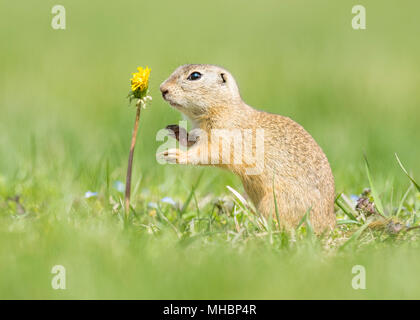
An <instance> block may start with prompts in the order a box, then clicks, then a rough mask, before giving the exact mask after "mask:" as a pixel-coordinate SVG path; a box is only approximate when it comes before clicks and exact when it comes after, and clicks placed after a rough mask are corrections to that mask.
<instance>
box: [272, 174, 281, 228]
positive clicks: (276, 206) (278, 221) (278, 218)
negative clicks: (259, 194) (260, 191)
mask: <svg viewBox="0 0 420 320" xmlns="http://www.w3.org/2000/svg"><path fill="white" fill-rule="evenodd" d="M273 198H274V209H275V211H276V218H277V230H279V231H280V215H279V208H278V205H277V197H276V192H275V191H274V175H273Z"/></svg>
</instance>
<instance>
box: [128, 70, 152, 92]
mask: <svg viewBox="0 0 420 320" xmlns="http://www.w3.org/2000/svg"><path fill="white" fill-rule="evenodd" d="M137 70H138V72H136V73H133V77H132V78H131V79H130V80H131V91H133V93H134V94H135V96H138V97H140V96H143V95H144V94H145V93H146V91H147V88H148V86H149V76H150V69H149V67H146V68H145V69H143V68H142V67H138V68H137Z"/></svg>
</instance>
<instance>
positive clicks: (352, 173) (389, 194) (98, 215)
mask: <svg viewBox="0 0 420 320" xmlns="http://www.w3.org/2000/svg"><path fill="white" fill-rule="evenodd" d="M55 4H56V3H55V2H54V1H42V2H40V3H36V4H35V3H32V2H29V1H27V3H26V4H25V5H22V4H21V3H20V5H18V4H16V3H13V2H10V1H9V2H2V3H1V4H0V12H1V19H0V37H1V39H2V43H3V45H2V50H0V69H1V70H2V71H1V73H0V298H25V299H30V298H51V299H60V298H77V299H79V298H81V299H84V298H169V299H170V298H179V299H184V298H190V299H193V298H197V299H198V298H244V299H245V298H247V299H253V298H255V299H260V298H266V299H278V298H288V299H289V298H313V299H315V298H345V299H347V298H360V299H364V298H371V299H382V298H417V299H418V298H420V289H419V288H420V286H419V285H418V281H417V280H416V279H417V278H418V270H419V267H420V257H419V255H418V246H419V243H420V242H419V239H418V237H419V229H416V228H413V227H416V226H418V225H419V221H418V220H419V208H420V193H419V190H418V188H417V187H416V185H415V184H416V183H417V185H418V183H419V180H420V176H419V175H420V172H419V169H420V168H419V166H418V163H419V159H420V149H419V143H418V142H419V141H420V130H419V126H418V119H419V117H420V109H419V105H420V91H419V90H418V88H419V87H420V77H419V74H418V70H419V69H420V60H419V59H418V57H419V56H420V43H419V42H418V41H415V39H417V37H418V34H419V33H420V24H419V23H418V12H419V10H420V4H418V2H416V1H408V2H407V3H406V4H405V6H404V7H401V6H400V5H399V4H398V2H395V1H389V2H384V1H368V2H367V1H366V2H365V3H362V4H365V6H366V10H367V30H365V31H354V30H352V29H351V18H352V15H351V7H352V6H353V5H354V4H355V3H354V2H353V1H347V0H346V1H340V2H337V1H331V0H330V1H318V2H317V4H316V5H315V4H312V3H308V2H307V1H292V0H288V1H282V2H280V1H274V0H270V1H268V0H267V1H262V2H258V3H256V2H252V3H251V2H249V3H244V2H243V1H239V0H238V1H229V2H226V1H221V0H215V1H211V2H207V3H203V2H197V1H191V0H188V1H178V2H176V1H175V2H174V1H165V2H154V1H148V2H146V1H141V2H139V1H119V2H113V3H104V2H103V1H89V2H85V1H79V0H77V1H75V0H72V1H69V0H64V1H61V2H60V4H62V5H64V6H65V8H66V12H67V29H66V30H60V31H57V30H53V29H52V28H51V27H50V23H51V18H52V14H51V8H52V6H53V5H55ZM185 63H213V64H219V65H222V66H224V67H226V68H227V69H229V70H230V71H231V72H232V74H233V75H234V76H235V77H236V79H237V82H238V83H239V86H240V89H241V94H242V97H243V98H244V100H245V101H246V102H247V103H249V104H250V105H252V106H255V107H256V108H259V109H263V110H266V111H270V112H275V113H279V114H283V115H286V116H290V117H291V118H293V119H294V120H296V121H297V122H299V123H300V124H302V125H303V126H304V127H305V128H306V129H307V130H308V131H309V132H310V133H311V134H312V135H313V136H314V138H315V139H316V140H317V141H318V142H319V144H320V145H321V147H322V148H323V150H324V151H325V153H326V154H327V156H328V158H329V160H330V163H331V166H332V169H333V173H334V176H335V178H336V189H337V193H338V194H343V195H342V196H340V197H338V198H337V208H336V209H337V218H338V219H339V221H340V222H339V226H338V227H337V229H336V230H335V231H334V233H333V234H332V236H331V237H321V238H317V237H315V236H314V235H312V232H311V228H310V221H308V220H307V219H306V220H304V221H302V225H301V226H300V227H299V229H298V230H296V232H295V233H293V234H286V233H283V232H281V231H280V230H279V229H278V228H277V226H276V224H275V223H274V222H273V221H272V220H268V221H261V220H258V216H255V215H254V214H253V213H252V212H251V211H250V210H249V209H248V208H247V206H246V205H245V206H244V205H243V204H242V203H241V201H240V200H238V199H237V198H236V197H235V195H234V194H233V193H232V192H230V191H229V190H228V189H227V188H226V186H231V187H233V188H234V189H235V190H238V191H239V192H240V193H242V192H243V188H242V186H241V184H240V181H239V179H237V178H236V177H235V176H233V175H232V174H230V173H228V172H225V171H222V170H218V169H213V168H192V167H179V166H173V165H166V166H162V165H159V164H157V163H156V160H155V152H156V149H157V147H158V146H159V144H160V142H158V141H156V139H155V136H156V132H157V131H158V130H159V129H161V128H164V127H165V126H166V125H167V124H170V123H176V122H177V121H178V120H179V119H180V115H179V114H178V113H177V112H176V111H175V110H173V109H172V108H170V107H169V106H168V105H167V104H166V103H164V101H163V100H162V99H161V98H160V93H159V89H158V88H159V84H160V83H161V82H162V81H163V80H164V79H165V78H166V77H167V76H168V75H169V74H170V73H171V72H172V71H173V70H174V69H175V68H176V67H177V66H179V65H180V64H185ZM138 65H143V66H145V65H149V66H150V67H151V68H152V73H151V84H150V91H151V95H152V96H153V102H152V103H151V104H150V105H149V106H148V108H147V109H146V110H144V111H143V112H142V116H141V121H140V122H141V123H140V130H139V136H138V140H137V147H136V152H135V156H134V175H133V192H132V197H133V198H132V199H133V201H132V204H133V209H134V210H133V212H132V214H131V215H130V217H129V219H128V220H125V219H124V214H123V210H122V207H121V200H122V197H123V194H122V193H121V192H120V191H118V190H117V188H116V187H115V184H116V183H118V181H121V182H124V179H125V170H126V165H127V157H128V150H129V143H130V136H131V130H132V126H133V121H134V113H135V110H134V107H133V106H129V105H128V101H127V99H126V98H125V97H126V95H127V93H128V90H129V77H130V75H131V72H134V71H135V69H136V67H137V66H138ZM395 154H397V155H398V158H399V160H397V159H396V157H395ZM364 156H366V159H368V165H367V163H365V161H364ZM404 168H405V169H404ZM407 175H408V176H409V177H410V178H408V177H407ZM199 177H201V178H200V179H198V178H199ZM416 181H417V182H416ZM367 187H369V188H370V189H371V192H370V193H367V194H366V195H365V198H366V199H367V201H368V202H370V203H375V206H376V209H378V210H379V213H381V214H382V215H383V216H384V218H383V219H384V222H383V223H379V224H378V223H377V222H375V221H381V219H382V218H381V217H380V215H379V214H373V215H370V216H368V213H366V212H363V211H361V210H356V209H355V208H354V203H352V202H351V200H349V199H350V196H351V195H361V194H362V193H363V190H364V189H365V188H367ZM87 191H92V192H97V193H98V196H96V197H92V198H89V199H87V198H85V196H84V195H85V193H86V192H87ZM17 196H18V197H19V198H18V199H17V198H16V197H17ZM164 197H170V198H172V199H174V201H175V202H176V203H175V204H174V205H172V204H168V203H164V202H162V201H161V199H162V198H164ZM398 222H400V223H401V224H402V225H404V226H405V227H404V228H403V229H402V230H401V231H399V232H396V231H395V226H396V224H397V223H398ZM409 228H412V229H409ZM58 264H60V265H63V266H65V267H66V271H67V289H66V290H63V291H60V290H53V289H52V288H51V280H52V274H51V268H52V267H53V266H54V265H58ZM354 265H363V266H365V268H366V277H367V278H366V279H367V280H366V285H367V289H366V290H354V289H353V288H352V286H351V280H352V277H353V276H354V275H353V274H352V273H351V270H352V267H353V266H354Z"/></svg>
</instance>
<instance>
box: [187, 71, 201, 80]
mask: <svg viewBox="0 0 420 320" xmlns="http://www.w3.org/2000/svg"><path fill="white" fill-rule="evenodd" d="M200 78H201V73H200V72H197V71H194V72H193V73H191V74H190V75H189V76H188V78H187V79H188V80H198V79H200Z"/></svg>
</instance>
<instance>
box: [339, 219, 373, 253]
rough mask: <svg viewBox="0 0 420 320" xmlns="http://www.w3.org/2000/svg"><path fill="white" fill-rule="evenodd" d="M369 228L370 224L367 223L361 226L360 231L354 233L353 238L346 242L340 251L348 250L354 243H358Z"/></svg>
mask: <svg viewBox="0 0 420 320" xmlns="http://www.w3.org/2000/svg"><path fill="white" fill-rule="evenodd" d="M368 226H369V224H367V223H366V224H364V225H363V226H361V227H360V228H359V229H357V231H356V232H355V233H353V234H352V236H351V237H350V238H349V239H348V240H347V241H346V242H344V243H343V245H342V246H341V247H340V250H342V249H344V248H346V247H347V246H349V245H350V244H352V243H353V242H354V241H356V240H357V239H358V238H359V237H360V235H361V234H362V233H363V231H365V229H366V228H367V227H368Z"/></svg>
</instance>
